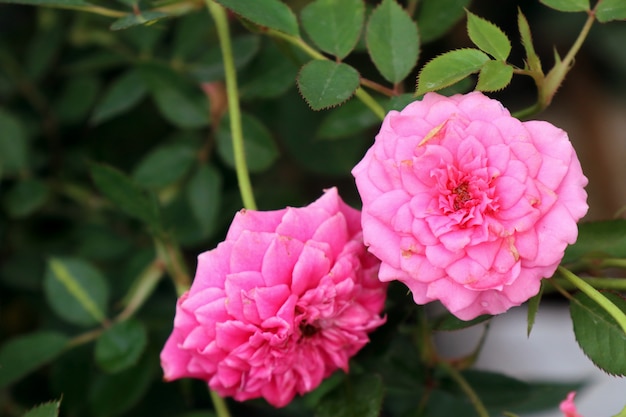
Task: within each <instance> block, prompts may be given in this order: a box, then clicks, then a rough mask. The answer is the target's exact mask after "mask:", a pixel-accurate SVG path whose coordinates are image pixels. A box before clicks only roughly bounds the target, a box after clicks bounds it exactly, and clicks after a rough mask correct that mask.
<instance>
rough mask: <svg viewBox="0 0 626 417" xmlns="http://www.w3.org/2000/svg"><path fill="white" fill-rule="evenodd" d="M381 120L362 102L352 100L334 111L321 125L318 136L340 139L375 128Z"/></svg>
mask: <svg viewBox="0 0 626 417" xmlns="http://www.w3.org/2000/svg"><path fill="white" fill-rule="evenodd" d="M379 122H380V120H379V119H378V117H376V115H375V114H374V113H372V111H371V110H370V109H369V108H368V107H367V106H366V105H365V104H363V102H361V101H360V100H350V101H348V102H347V103H346V104H344V105H343V106H341V107H339V108H337V109H334V110H333V111H332V112H331V113H330V114H329V115H328V116H327V117H326V118H324V120H323V121H322V123H321V124H320V127H319V129H318V130H317V133H316V136H317V137H318V138H320V139H340V138H344V137H348V136H351V135H354V134H356V133H358V132H361V131H363V130H364V129H367V128H368V127H372V126H375V125H376V124H377V123H379Z"/></svg>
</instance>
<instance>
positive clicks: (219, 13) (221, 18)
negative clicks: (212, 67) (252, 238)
mask: <svg viewBox="0 0 626 417" xmlns="http://www.w3.org/2000/svg"><path fill="white" fill-rule="evenodd" d="M206 5H207V8H208V9H209V12H210V13H211V16H212V17H213V20H214V22H215V26H216V28H217V36H218V38H219V41H220V49H221V51H222V58H223V60H224V74H225V78H226V95H227V97H228V117H229V119H230V131H231V136H232V140H233V152H234V154H235V170H236V171H237V181H238V183H239V192H240V193H241V199H242V200H243V205H244V207H245V208H247V209H250V210H256V209H257V205H256V202H255V200H254V193H253V192H252V185H251V183H250V174H249V172H248V166H247V165H246V152H245V149H244V142H243V129H242V127H241V109H240V107H239V92H238V90H237V73H236V71H235V61H234V59H233V50H232V45H231V42H230V33H229V30H228V20H227V18H226V12H225V11H224V9H223V8H222V6H220V5H219V4H217V3H215V2H214V1H213V0H206Z"/></svg>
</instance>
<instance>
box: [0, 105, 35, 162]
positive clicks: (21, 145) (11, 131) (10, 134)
mask: <svg viewBox="0 0 626 417" xmlns="http://www.w3.org/2000/svg"><path fill="white" fill-rule="evenodd" d="M0 132H2V134H1V135H0V173H1V174H2V175H7V174H16V173H18V172H19V171H20V170H22V169H24V168H26V163H27V155H28V142H27V139H26V131H25V129H24V126H23V125H22V123H21V121H20V119H18V118H17V117H16V116H15V115H13V114H11V113H9V112H7V111H5V110H3V109H0Z"/></svg>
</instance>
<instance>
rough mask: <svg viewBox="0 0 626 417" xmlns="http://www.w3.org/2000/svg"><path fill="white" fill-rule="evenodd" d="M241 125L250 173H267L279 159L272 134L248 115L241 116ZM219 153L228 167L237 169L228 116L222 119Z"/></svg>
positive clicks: (218, 134) (218, 140) (219, 131)
mask: <svg viewBox="0 0 626 417" xmlns="http://www.w3.org/2000/svg"><path fill="white" fill-rule="evenodd" d="M241 123H242V128H243V139H244V150H245V153H246V164H247V165H248V169H249V170H250V172H261V171H265V170H266V169H268V168H269V167H270V166H272V164H273V163H274V161H275V160H276V159H277V158H278V148H277V147H276V144H275V143H274V139H273V138H272V134H271V133H270V131H269V130H268V129H267V128H266V127H265V126H264V125H263V124H262V123H261V122H260V121H259V120H258V119H257V118H255V117H254V116H251V115H249V114H247V113H243V114H242V115H241ZM217 151H218V153H219V155H220V157H221V158H222V160H223V161H224V162H225V163H226V164H227V165H229V166H230V167H232V168H235V155H234V152H233V145H232V137H231V133H230V123H229V120H228V114H226V115H225V116H224V117H223V118H222V121H221V123H220V127H219V130H218V132H217Z"/></svg>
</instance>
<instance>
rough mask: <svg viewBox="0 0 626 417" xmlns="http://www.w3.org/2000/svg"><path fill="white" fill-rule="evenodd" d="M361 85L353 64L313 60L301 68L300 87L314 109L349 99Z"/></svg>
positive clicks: (331, 105)
mask: <svg viewBox="0 0 626 417" xmlns="http://www.w3.org/2000/svg"><path fill="white" fill-rule="evenodd" d="M358 87H359V73H358V72H357V71H356V70H355V69H354V68H352V67H351V66H349V65H347V64H343V63H337V62H332V61H328V60H313V61H310V62H309V63H308V64H306V65H305V66H304V67H302V69H301V70H300V74H299V75H298V89H299V90H300V94H302V97H304V99H305V100H306V102H307V104H308V105H309V106H311V108H312V109H313V110H321V109H325V108H328V107H334V106H336V105H339V104H341V103H343V102H345V101H346V100H348V99H349V98H350V97H352V95H353V94H354V92H355V91H356V89H357V88H358Z"/></svg>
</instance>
